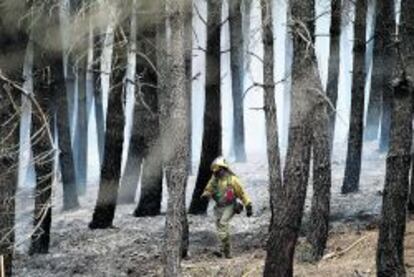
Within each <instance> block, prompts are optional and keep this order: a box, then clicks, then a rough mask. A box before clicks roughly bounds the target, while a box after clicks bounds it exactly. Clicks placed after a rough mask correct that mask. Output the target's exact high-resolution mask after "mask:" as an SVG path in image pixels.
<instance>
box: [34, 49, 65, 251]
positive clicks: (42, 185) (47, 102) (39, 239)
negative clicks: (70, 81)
mask: <svg viewBox="0 0 414 277" xmlns="http://www.w3.org/2000/svg"><path fill="white" fill-rule="evenodd" d="M42 51H44V50H43V49H42ZM49 53H50V52H49ZM42 54H43V53H42V52H38V53H35V56H37V58H38V57H39V56H43V60H48V59H47V57H44V55H42ZM54 54H57V55H58V53H54ZM37 58H36V59H37ZM58 60H59V56H58V57H57V58H56V59H55V61H56V62H59V61H58ZM49 61H50V62H53V60H51V59H50V56H49ZM35 66H40V67H39V69H40V70H38V72H36V75H37V76H36V77H35V94H36V99H37V101H38V103H39V105H40V107H41V109H42V111H43V112H45V113H46V115H47V119H48V120H49V121H48V122H47V124H48V125H47V128H51V126H53V117H54V109H53V105H54V103H53V100H54V99H53V95H54V94H56V93H58V91H57V90H56V89H57V88H60V87H61V86H62V84H63V86H64V85H65V79H64V78H63V71H62V72H53V73H52V76H51V78H53V79H49V78H48V77H46V76H48V75H47V74H46V68H42V65H40V64H39V62H35ZM50 66H51V68H52V69H57V70H59V69H63V68H62V67H59V66H55V65H53V64H50ZM42 119H43V118H42V115H41V114H40V113H39V112H35V113H33V116H32V132H33V134H35V133H37V132H39V130H42V128H43V127H44V124H45V122H44V121H43V120H42ZM48 135H49V133H48V130H47V129H43V130H42V131H41V132H40V133H39V135H38V137H33V136H32V150H33V157H34V161H35V162H34V167H35V172H36V188H35V207H34V220H33V228H34V232H33V234H32V236H31V245H30V250H29V253H30V254H46V253H48V251H49V242H50V226H51V223H52V185H53V177H54V174H53V163H54V153H53V151H52V145H51V141H50V140H51V139H52V138H51V137H49V136H48Z"/></svg>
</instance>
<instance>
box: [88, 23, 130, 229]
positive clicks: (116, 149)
mask: <svg viewBox="0 0 414 277" xmlns="http://www.w3.org/2000/svg"><path fill="white" fill-rule="evenodd" d="M118 31H119V30H118ZM114 47H115V49H114V50H115V51H114V60H115V61H114V67H113V69H114V70H113V71H112V84H113V85H112V89H111V90H110V92H109V101H108V113H107V114H108V116H107V120H106V128H105V130H106V131H105V142H104V144H105V149H104V155H103V163H102V166H101V180H100V183H99V192H98V199H97V202H96V206H95V210H94V212H93V216H92V221H91V222H90V223H89V228H91V229H98V228H99V229H104V228H109V227H111V226H112V223H113V219H114V216H115V208H116V203H117V198H118V187H119V181H120V177H121V159H122V145H123V142H124V125H125V116H124V110H123V103H124V97H123V87H124V86H123V79H124V76H125V56H126V50H125V47H124V44H123V43H122V36H121V33H120V32H118V33H117V34H116V36H115V46H114Z"/></svg>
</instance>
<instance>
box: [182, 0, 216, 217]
mask: <svg viewBox="0 0 414 277" xmlns="http://www.w3.org/2000/svg"><path fill="white" fill-rule="evenodd" d="M221 10H222V6H221V1H219V0H209V1H208V2H207V13H208V15H207V53H206V54H207V59H206V88H205V90H206V91H205V93H206V98H205V101H206V102H205V107H204V131H203V143H202V149H201V159H200V166H199V169H198V175H197V180H196V186H195V189H194V192H193V198H192V200H191V205H190V211H189V212H190V213H191V214H205V213H206V211H207V206H208V201H207V200H205V199H201V198H200V197H201V194H202V193H203V191H204V188H205V187H206V185H207V182H208V180H209V179H210V177H211V171H210V165H211V163H212V162H213V160H214V159H215V158H217V157H218V156H220V155H221V151H222V149H221V148H222V142H221V133H222V132H221V99H220V82H221V80H220V78H221V73H220V72H221V71H220V28H221Z"/></svg>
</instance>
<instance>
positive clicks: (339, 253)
mask: <svg viewBox="0 0 414 277" xmlns="http://www.w3.org/2000/svg"><path fill="white" fill-rule="evenodd" d="M366 238H367V236H363V237H362V238H360V239H358V240H357V241H355V242H354V243H352V244H351V245H350V246H348V247H347V248H345V249H344V250H342V251H335V252H332V253H329V254H326V255H325V256H323V258H322V260H323V261H324V260H329V259H333V258H339V257H341V256H343V255H344V254H346V253H347V252H349V251H350V250H351V249H353V248H354V247H355V246H357V245H358V244H360V243H361V242H363V241H364V240H365V239H366Z"/></svg>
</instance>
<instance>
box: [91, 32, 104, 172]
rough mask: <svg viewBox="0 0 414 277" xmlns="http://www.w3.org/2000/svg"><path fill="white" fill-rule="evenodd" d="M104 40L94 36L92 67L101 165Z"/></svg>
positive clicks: (100, 36) (96, 35) (98, 35)
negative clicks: (100, 128) (100, 127)
mask: <svg viewBox="0 0 414 277" xmlns="http://www.w3.org/2000/svg"><path fill="white" fill-rule="evenodd" d="M103 45H104V44H103V38H102V35H101V34H100V33H98V34H95V36H94V52H95V53H94V54H95V55H94V64H93V67H92V70H93V73H92V74H93V85H94V90H93V99H94V104H95V106H94V107H95V120H96V126H97V130H96V131H97V132H96V136H97V144H98V158H99V159H98V161H99V164H101V162H102V154H103V153H102V152H101V149H102V148H103V147H102V144H103V136H104V133H105V132H104V130H98V129H99V126H102V125H103V124H100V123H98V121H100V120H102V121H103V117H104V113H103V103H102V85H101V74H102V73H101V61H102V48H103Z"/></svg>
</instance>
